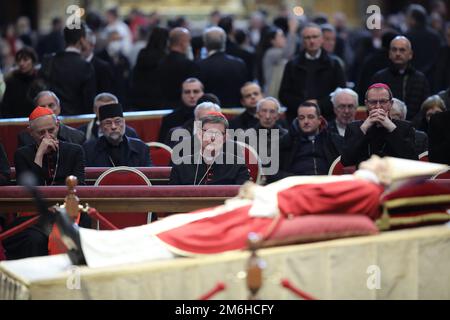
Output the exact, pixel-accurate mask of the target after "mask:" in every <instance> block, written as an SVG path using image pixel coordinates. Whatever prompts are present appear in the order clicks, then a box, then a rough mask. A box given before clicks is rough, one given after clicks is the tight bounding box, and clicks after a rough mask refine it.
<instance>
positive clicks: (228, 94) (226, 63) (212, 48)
mask: <svg viewBox="0 0 450 320" xmlns="http://www.w3.org/2000/svg"><path fill="white" fill-rule="evenodd" d="M225 41H226V34H225V32H224V31H223V29H222V28H219V27H211V28H208V29H206V31H205V32H204V34H203V42H204V45H205V48H206V50H207V51H208V57H207V58H205V59H203V60H200V61H199V62H198V66H199V68H200V75H199V78H200V80H201V81H202V82H203V84H204V85H205V90H206V91H207V92H211V93H214V94H215V95H217V97H218V98H219V100H220V101H221V102H222V106H221V107H224V108H232V107H238V106H239V102H240V98H241V95H240V89H241V87H242V86H243V85H244V83H245V82H247V81H248V80H250V79H248V73H247V67H246V66H245V63H244V62H243V61H242V59H240V58H237V57H233V56H230V55H227V54H225V52H224V51H225Z"/></svg>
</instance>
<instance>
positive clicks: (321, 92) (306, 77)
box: [279, 24, 345, 123]
mask: <svg viewBox="0 0 450 320" xmlns="http://www.w3.org/2000/svg"><path fill="white" fill-rule="evenodd" d="M302 39H303V48H304V50H303V51H302V52H301V53H300V54H299V55H298V56H296V57H295V58H293V59H292V60H290V61H289V62H288V63H287V64H286V66H285V68H284V73H283V77H282V80H281V86H280V91H279V98H280V102H281V103H282V104H283V105H285V106H286V107H287V117H288V123H290V122H291V121H292V120H294V119H295V118H296V117H297V114H296V113H297V107H298V106H299V105H300V104H301V103H302V102H304V101H306V100H315V102H316V103H318V105H319V106H320V109H321V111H322V115H323V116H324V117H325V118H326V119H327V120H331V119H333V118H334V113H333V107H332V105H331V102H330V100H329V95H330V93H331V92H332V91H333V90H335V89H336V88H337V87H342V88H343V87H345V75H344V71H343V69H342V67H341V64H340V63H339V61H338V60H337V59H336V58H335V57H332V56H330V55H329V54H328V53H327V52H326V51H325V50H323V49H322V44H323V35H322V30H321V28H320V26H319V25H317V24H308V25H306V26H305V27H304V28H303V30H302Z"/></svg>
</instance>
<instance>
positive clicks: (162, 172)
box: [10, 167, 172, 185]
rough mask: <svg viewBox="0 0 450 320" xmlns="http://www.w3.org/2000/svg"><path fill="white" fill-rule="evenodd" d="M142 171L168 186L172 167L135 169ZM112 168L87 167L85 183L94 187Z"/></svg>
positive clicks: (151, 179)
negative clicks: (102, 175) (101, 176)
mask: <svg viewBox="0 0 450 320" xmlns="http://www.w3.org/2000/svg"><path fill="white" fill-rule="evenodd" d="M135 168H136V169H138V170H139V171H141V172H142V173H143V174H144V175H145V176H146V177H147V178H148V179H149V180H150V182H151V183H152V184H155V185H160V184H168V183H169V179H170V171H171V170H172V167H135ZM108 169H111V168H110V167H86V168H85V183H86V185H94V183H95V181H96V180H97V179H98V177H100V175H101V174H102V173H103V172H105V171H106V170H108ZM10 170H11V183H12V184H16V179H17V177H16V169H15V168H14V167H11V169H10Z"/></svg>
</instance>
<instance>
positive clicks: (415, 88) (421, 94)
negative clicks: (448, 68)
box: [370, 36, 430, 122]
mask: <svg viewBox="0 0 450 320" xmlns="http://www.w3.org/2000/svg"><path fill="white" fill-rule="evenodd" d="M412 57H413V51H412V47H411V43H410V42H409V40H408V39H407V38H406V37H404V36H397V37H395V38H394V39H393V40H392V41H391V44H390V46H389V60H390V66H389V67H388V68H385V69H382V70H380V71H378V72H377V73H375V74H374V75H373V77H372V79H371V82H370V83H371V84H372V83H379V82H383V83H386V84H387V85H388V86H389V87H390V88H391V90H392V94H393V96H394V97H395V98H397V99H400V100H402V101H404V102H405V104H406V106H407V107H408V112H407V114H406V119H407V120H409V121H413V122H415V121H418V119H417V118H418V117H419V116H420V112H419V111H420V106H421V105H422V103H423V102H424V100H425V99H426V98H427V97H428V96H429V95H430V86H429V84H428V80H427V78H426V77H425V75H424V74H423V73H422V72H420V71H418V70H416V69H415V68H414V67H413V66H412V65H411V59H412Z"/></svg>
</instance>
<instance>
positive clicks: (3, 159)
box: [0, 144, 11, 186]
mask: <svg viewBox="0 0 450 320" xmlns="http://www.w3.org/2000/svg"><path fill="white" fill-rule="evenodd" d="M10 174H11V171H10V168H9V161H8V157H7V156H6V152H5V149H4V148H3V145H2V144H0V186H3V185H5V184H8V183H9V175H10Z"/></svg>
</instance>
